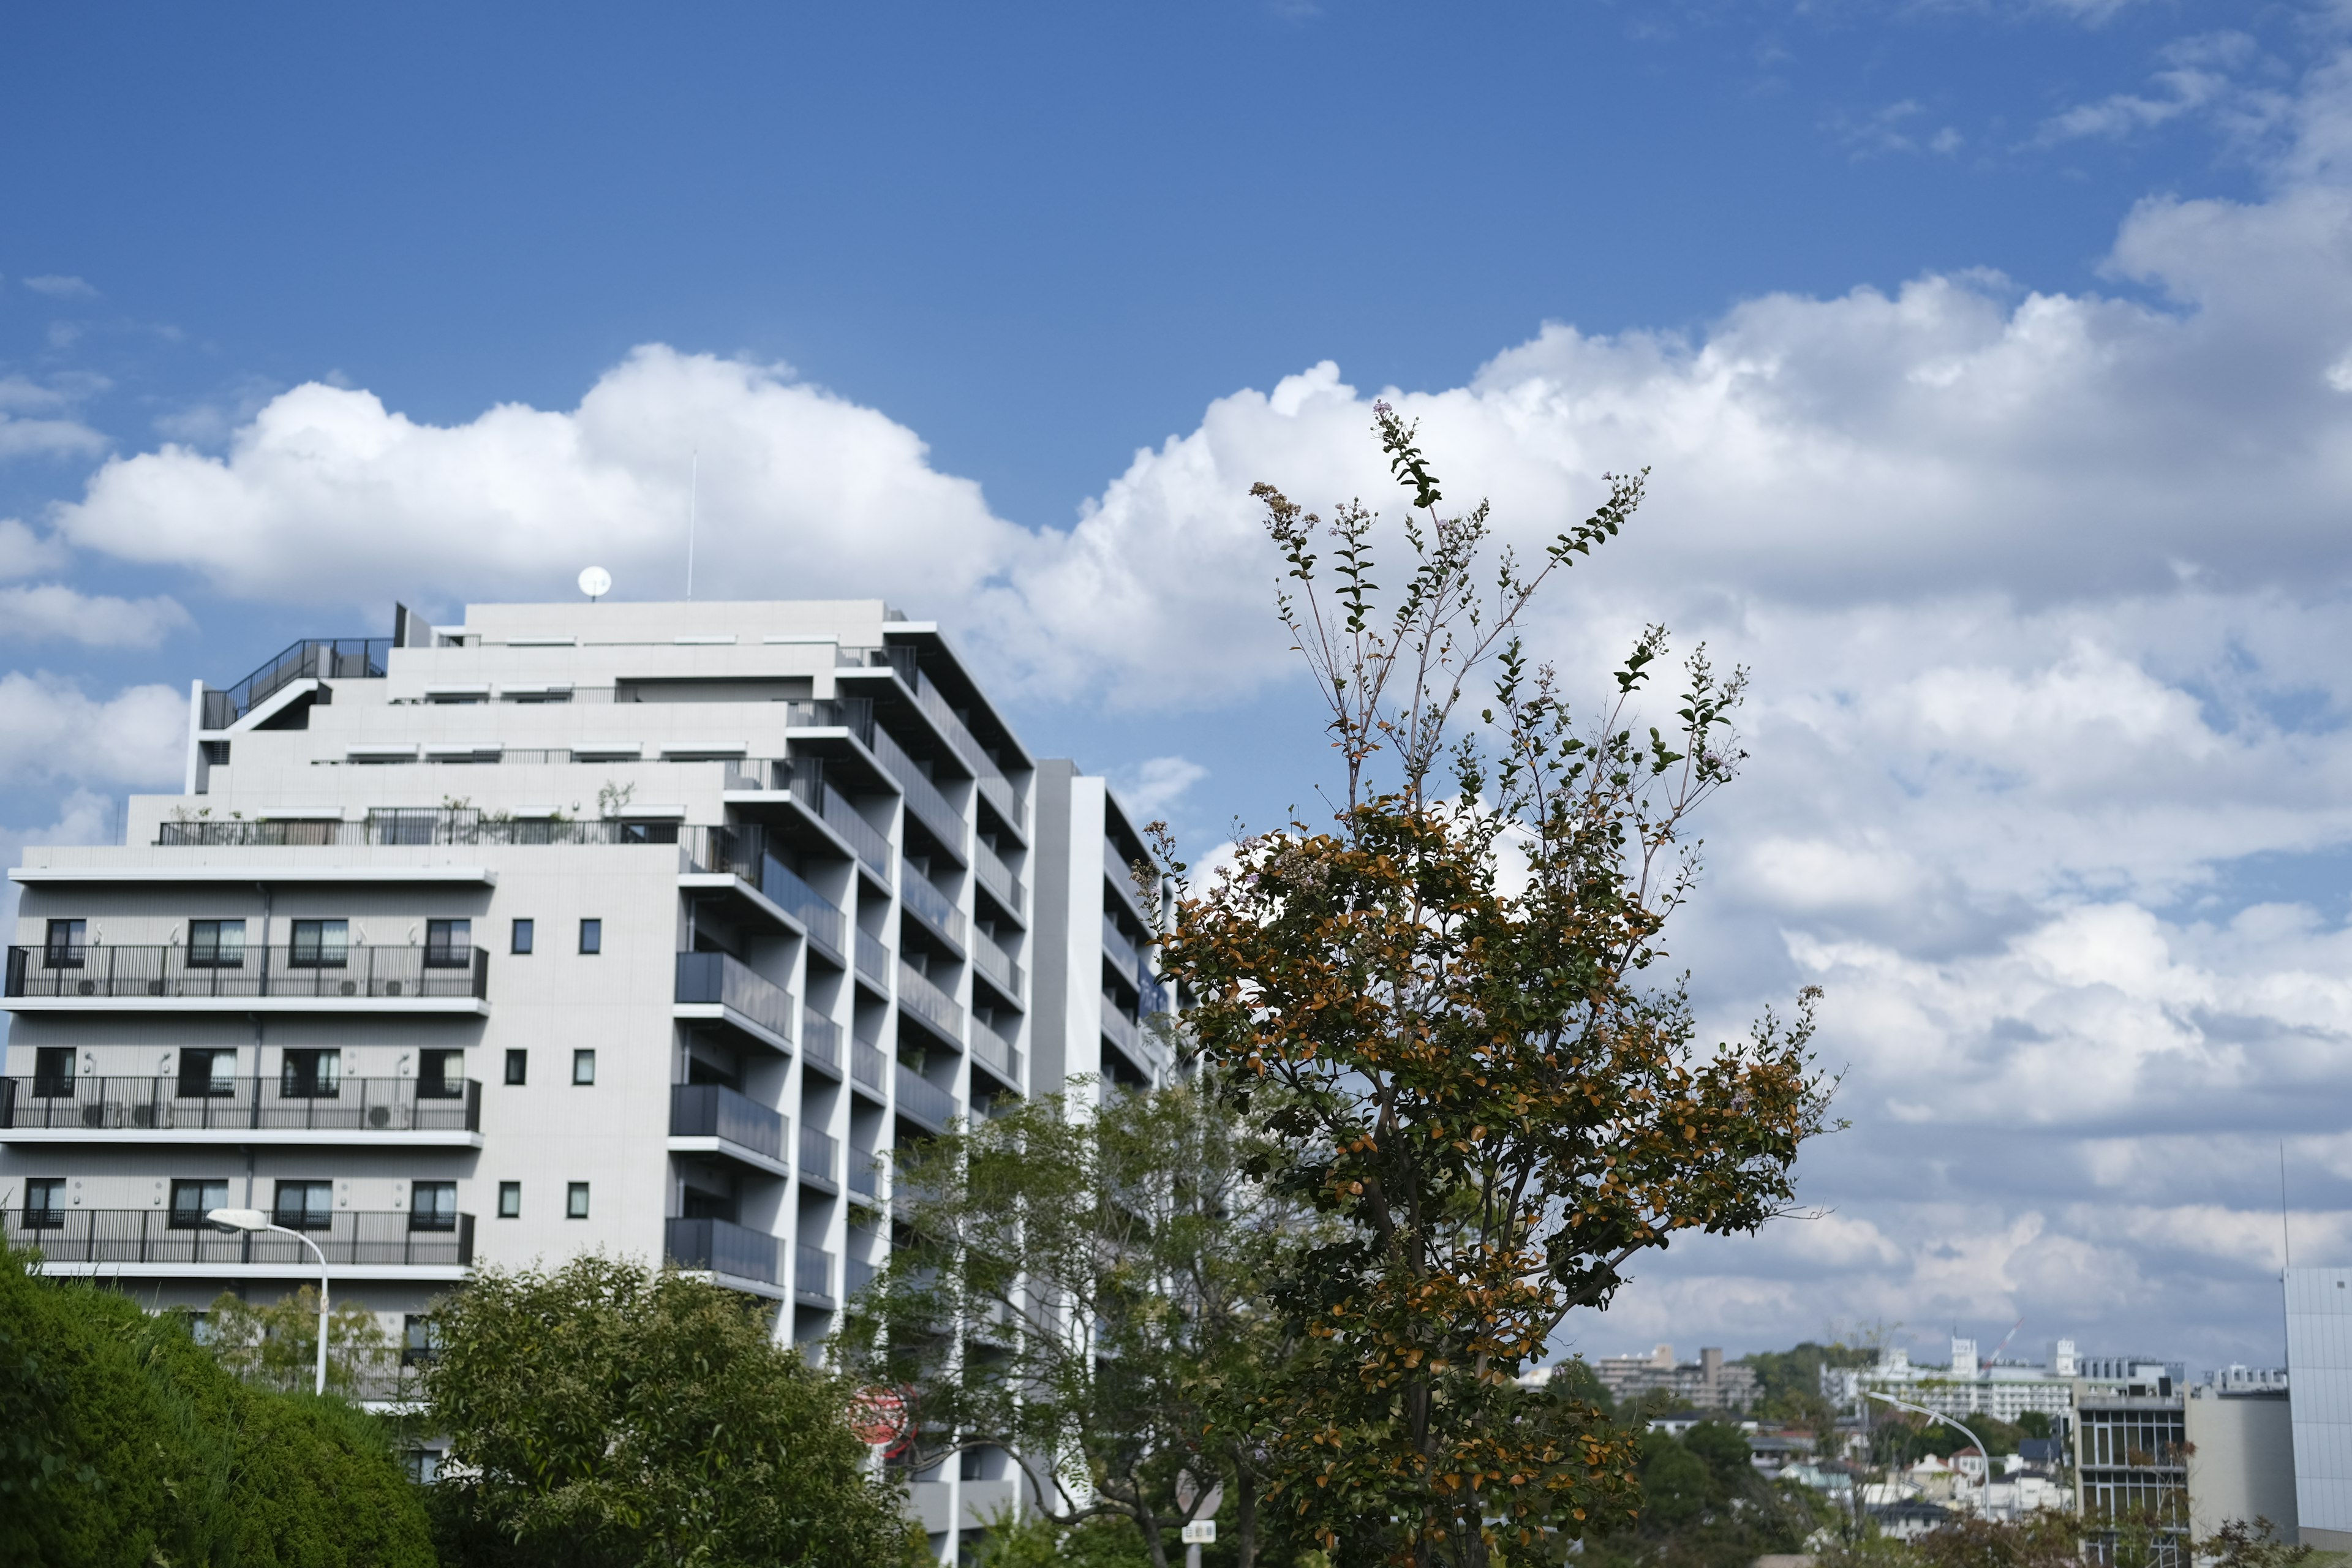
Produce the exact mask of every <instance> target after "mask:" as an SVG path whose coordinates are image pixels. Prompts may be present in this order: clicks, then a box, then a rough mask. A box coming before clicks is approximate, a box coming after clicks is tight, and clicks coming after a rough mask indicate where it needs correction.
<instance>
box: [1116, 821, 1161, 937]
mask: <svg viewBox="0 0 2352 1568" xmlns="http://www.w3.org/2000/svg"><path fill="white" fill-rule="evenodd" d="M1103 876H1104V878H1105V879H1107V880H1108V881H1109V883H1110V885H1111V886H1112V887H1114V888H1116V889H1118V896H1119V898H1120V900H1122V901H1124V902H1125V903H1126V905H1127V908H1128V912H1129V913H1130V914H1132V915H1133V916H1134V917H1135V923H1136V924H1137V925H1139V926H1141V927H1143V928H1144V929H1145V930H1147V931H1149V930H1150V928H1151V911H1152V907H1153V905H1155V904H1157V903H1158V902H1159V900H1156V899H1155V900H1151V901H1150V902H1149V903H1147V902H1146V901H1145V900H1143V899H1141V898H1139V896H1138V895H1137V893H1136V890H1135V861H1134V860H1133V859H1132V858H1129V856H1128V855H1127V854H1126V852H1125V851H1123V850H1121V849H1120V848H1119V847H1118V844H1116V843H1115V842H1113V841H1112V840H1111V839H1110V838H1109V837H1105V838H1104V839H1103Z"/></svg>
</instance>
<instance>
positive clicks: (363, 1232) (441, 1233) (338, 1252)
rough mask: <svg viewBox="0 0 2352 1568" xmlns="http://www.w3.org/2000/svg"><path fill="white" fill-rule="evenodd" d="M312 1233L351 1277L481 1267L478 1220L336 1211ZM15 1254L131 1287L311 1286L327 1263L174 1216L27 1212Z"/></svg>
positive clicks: (9, 1233) (266, 1234)
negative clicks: (440, 1222) (431, 1221)
mask: <svg viewBox="0 0 2352 1568" xmlns="http://www.w3.org/2000/svg"><path fill="white" fill-rule="evenodd" d="M325 1217H326V1223H325V1224H324V1225H323V1226H320V1227H319V1228H317V1229H309V1228H306V1229H304V1231H303V1233H302V1234H303V1235H305V1236H307V1237H310V1241H311V1243H312V1244H313V1245H315V1246H316V1247H318V1248H319V1250H320V1252H321V1253H323V1254H325V1255H326V1259H327V1267H328V1268H331V1269H332V1270H334V1273H335V1277H336V1279H339V1280H343V1279H460V1278H462V1277H463V1274H464V1271H465V1269H467V1268H468V1267H470V1266H471V1265H472V1263H473V1261H474V1216H473V1215H469V1214H461V1215H455V1216H453V1217H454V1218H455V1220H456V1222H457V1223H456V1224H455V1225H453V1226H446V1228H439V1229H424V1228H419V1227H418V1226H417V1225H416V1223H415V1218H414V1217H413V1216H412V1215H409V1214H407V1213H405V1212H404V1211H402V1210H397V1209H394V1210H388V1211H387V1210H373V1209H335V1210H333V1211H331V1213H330V1214H329V1215H326V1216H325ZM0 1223H5V1235H6V1237H7V1239H8V1244H9V1245H10V1246H11V1247H38V1248H39V1249H40V1252H41V1258H42V1267H43V1268H46V1269H47V1271H48V1272H50V1273H52V1274H104V1275H107V1276H110V1277H111V1276H116V1275H120V1276H122V1277H125V1278H131V1279H169V1278H175V1277H181V1278H184V1277H186V1276H189V1275H195V1276H199V1277H203V1278H206V1279H280V1278H290V1279H306V1278H307V1279H317V1278H318V1272H319V1265H318V1262H317V1260H316V1259H314V1258H312V1257H311V1256H310V1248H309V1247H304V1246H303V1245H302V1244H301V1243H300V1242H299V1241H297V1240H295V1239H294V1238H293V1237H290V1236H279V1235H277V1234H276V1233H274V1232H271V1231H242V1230H231V1231H224V1230H215V1229H214V1228H213V1227H212V1226H209V1225H205V1224H204V1223H203V1222H202V1221H200V1220H198V1219H196V1218H195V1216H194V1215H186V1214H180V1213H175V1212H174V1211H173V1210H171V1209H167V1208H162V1207H157V1208H144V1209H84V1208H68V1209H61V1210H58V1211H56V1212H55V1213H53V1214H49V1215H40V1216H38V1217H37V1218H35V1219H31V1220H28V1219H27V1218H26V1215H25V1212H24V1210H23V1209H22V1208H11V1209H9V1210H8V1211H7V1212H6V1214H5V1216H0Z"/></svg>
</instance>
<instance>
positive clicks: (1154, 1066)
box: [1102, 996, 1168, 1072]
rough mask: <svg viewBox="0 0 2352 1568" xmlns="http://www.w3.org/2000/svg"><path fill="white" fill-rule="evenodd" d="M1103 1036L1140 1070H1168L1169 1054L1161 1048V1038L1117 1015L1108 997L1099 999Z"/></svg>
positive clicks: (1118, 1013)
mask: <svg viewBox="0 0 2352 1568" xmlns="http://www.w3.org/2000/svg"><path fill="white" fill-rule="evenodd" d="M1102 1033H1103V1038H1105V1039H1107V1040H1108V1041H1109V1042H1110V1043H1111V1044H1112V1045H1114V1046H1117V1047H1118V1048H1119V1049H1120V1050H1121V1051H1123V1052H1125V1053H1126V1055H1127V1059H1128V1060H1129V1061H1130V1062H1133V1063H1134V1064H1135V1065H1136V1067H1138V1068H1141V1069H1143V1070H1145V1071H1147V1072H1150V1071H1157V1070H1164V1069H1165V1068H1167V1066H1168V1053H1167V1051H1166V1050H1164V1049H1163V1048H1162V1047H1160V1037H1158V1036H1157V1035H1154V1034H1152V1033H1151V1031H1150V1030H1149V1029H1147V1028H1145V1027H1144V1026H1142V1025H1140V1024H1139V1023H1137V1022H1136V1021H1135V1020H1134V1019H1132V1018H1130V1017H1129V1016H1127V1015H1126V1014H1124V1013H1122V1012H1120V1011H1119V1010H1118V1006H1117V1005H1116V1004H1115V1003H1114V1002H1113V1000H1112V999H1111V998H1110V997H1108V996H1106V997H1104V998H1103V999H1102Z"/></svg>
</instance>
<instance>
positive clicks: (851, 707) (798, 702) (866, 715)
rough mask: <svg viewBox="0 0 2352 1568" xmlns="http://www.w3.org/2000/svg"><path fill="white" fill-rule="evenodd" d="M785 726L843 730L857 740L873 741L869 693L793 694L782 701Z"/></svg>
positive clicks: (872, 711)
mask: <svg viewBox="0 0 2352 1568" xmlns="http://www.w3.org/2000/svg"><path fill="white" fill-rule="evenodd" d="M782 707H783V710H784V728H786V729H787V730H846V731H849V732H850V733H851V734H852V735H855V736H856V737H857V739H858V741H859V742H860V743H861V744H864V745H866V746H868V747H871V746H872V745H873V743H874V699H872V698H871V697H834V698H808V697H801V698H793V699H791V700H787V701H785V702H784V703H783V704H782Z"/></svg>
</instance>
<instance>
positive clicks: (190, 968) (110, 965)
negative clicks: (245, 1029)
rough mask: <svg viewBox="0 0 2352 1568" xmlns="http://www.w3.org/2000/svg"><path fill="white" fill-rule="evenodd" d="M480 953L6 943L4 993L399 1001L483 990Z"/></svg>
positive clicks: (485, 964)
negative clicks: (205, 949) (216, 949)
mask: <svg viewBox="0 0 2352 1568" xmlns="http://www.w3.org/2000/svg"><path fill="white" fill-rule="evenodd" d="M489 976H490V955H489V954H488V953H487V952H483V951H482V950H481V949H480V948H478V947H464V948H457V947H433V946H429V945H428V946H425V947H377V946H373V945H369V944H364V943H361V942H352V943H351V944H350V945H349V946H344V947H336V946H326V945H320V946H306V945H300V944H297V945H293V946H287V947H247V948H244V949H242V950H239V951H237V952H235V953H229V952H209V953H207V952H203V951H202V950H199V949H192V948H183V947H177V946H161V947H158V946H136V947H119V946H115V945H112V944H107V945H104V946H100V945H97V944H92V945H90V946H88V947H47V946H31V947H12V948H10V949H9V950H8V979H7V994H9V995H10V996H12V997H16V996H22V997H52V996H54V997H75V996H108V997H116V998H130V997H155V996H161V997H184V996H194V997H203V996H229V997H237V996H256V997H258V996H296V997H299V996H315V997H324V998H335V997H346V996H348V997H362V996H367V997H382V998H392V997H400V998H404V999H416V998H431V997H455V996H471V997H474V998H476V999H480V998H483V997H486V996H488V994H489Z"/></svg>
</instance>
